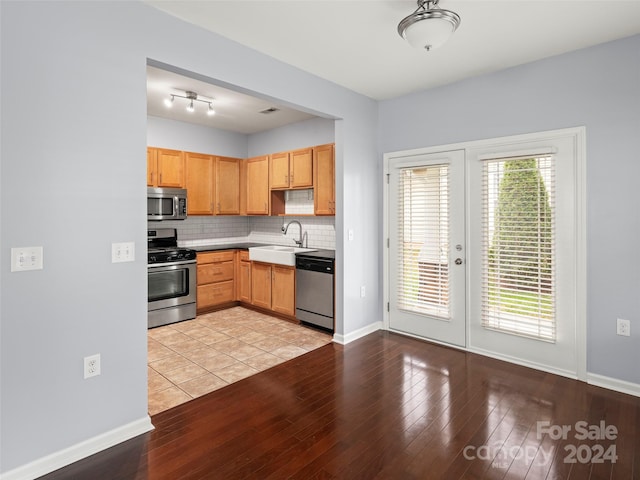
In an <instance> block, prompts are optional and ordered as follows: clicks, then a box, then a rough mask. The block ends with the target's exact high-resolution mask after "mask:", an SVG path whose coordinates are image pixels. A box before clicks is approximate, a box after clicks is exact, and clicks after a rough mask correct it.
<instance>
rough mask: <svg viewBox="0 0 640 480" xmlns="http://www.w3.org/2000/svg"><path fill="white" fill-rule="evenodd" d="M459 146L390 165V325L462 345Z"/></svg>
mask: <svg viewBox="0 0 640 480" xmlns="http://www.w3.org/2000/svg"><path fill="white" fill-rule="evenodd" d="M464 170H465V166H464V151H462V150H457V151H450V152H443V153H437V154H429V155H416V156H410V157H405V158H402V159H398V160H397V161H394V162H393V165H392V166H391V168H390V170H389V203H388V211H389V226H390V228H389V231H390V234H389V252H390V258H389V274H390V276H389V282H390V283H389V328H390V329H392V330H398V331H401V332H405V333H409V334H413V335H417V336H420V337H425V338H430V339H433V340H437V341H440V342H445V343H449V344H453V345H458V346H465V345H466V339H465V266H464V264H465V250H466V249H465V240H464V239H465V215H464V208H465V201H464V198H465V195H464Z"/></svg>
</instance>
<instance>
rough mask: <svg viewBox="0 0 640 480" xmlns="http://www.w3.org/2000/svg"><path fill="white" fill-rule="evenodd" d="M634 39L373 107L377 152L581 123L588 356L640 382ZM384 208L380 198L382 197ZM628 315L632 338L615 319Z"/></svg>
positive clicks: (638, 40) (638, 77) (604, 370)
mask: <svg viewBox="0 0 640 480" xmlns="http://www.w3.org/2000/svg"><path fill="white" fill-rule="evenodd" d="M639 86H640V36H635V37H631V38H628V39H624V40H620V41H616V42H612V43H607V44H603V45H599V46H595V47H592V48H588V49H584V50H580V51H577V52H574V53H569V54H565V55H561V56H557V57H554V58H550V59H546V60H542V61H539V62H535V63H531V64H528V65H523V66H520V67H517V68H512V69H509V70H505V71H502V72H499V73H495V74H492V75H486V76H483V77H478V78H474V79H470V80H466V81H462V82H459V83H457V84H454V85H450V86H447V87H443V88H438V89H433V90H429V91H425V92H421V93H417V94H413V95H408V96H405V97H402V98H397V99H394V100H389V101H385V102H382V103H381V104H380V124H379V131H380V150H381V152H392V151H398V150H407V149H412V148H418V147H427V146H436V145H444V144H448V143H455V142H464V141H469V140H476V139H484V138H493V137H499V136H505V135H513V134H521V133H528V132H537V131H544V130H551V129H557V128H565V127H574V126H581V125H584V126H586V136H587V137H586V138H587V252H588V253H587V255H588V259H587V270H588V279H587V282H588V286H587V288H588V291H587V297H588V304H587V334H588V346H587V347H588V348H587V361H588V366H587V367H588V371H589V372H590V373H595V374H600V375H605V376H609V377H613V378H618V379H621V380H625V381H629V382H634V383H636V384H637V383H640V369H638V365H640V253H639V252H640V248H639V247H640V215H639V214H638V208H639V207H640V188H638V179H640V159H639V158H638V155H639V154H638V152H639V151H640V142H639V139H640V89H639ZM380 205H381V204H380ZM618 317H620V318H626V319H629V320H631V324H632V326H631V330H632V336H631V338H627V337H620V336H617V335H616V333H615V332H616V318H618Z"/></svg>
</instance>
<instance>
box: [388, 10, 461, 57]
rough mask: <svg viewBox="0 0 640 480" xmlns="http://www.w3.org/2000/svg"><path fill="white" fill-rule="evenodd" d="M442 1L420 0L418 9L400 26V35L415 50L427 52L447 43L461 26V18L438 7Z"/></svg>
mask: <svg viewBox="0 0 640 480" xmlns="http://www.w3.org/2000/svg"><path fill="white" fill-rule="evenodd" d="M439 2H440V0H418V8H417V9H416V11H415V12H413V13H412V14H411V15H409V16H408V17H406V18H404V19H403V20H402V21H401V22H400V23H399V24H398V33H399V34H400V36H401V37H402V38H404V39H405V40H406V41H407V42H409V45H411V46H412V47H414V48H424V49H425V50H427V51H430V50H433V49H434V48H438V47H439V46H440V45H442V44H443V43H445V42H446V41H447V40H448V39H449V37H451V35H453V32H455V31H456V29H457V28H458V25H460V16H459V15H458V14H457V13H455V12H452V11H451V10H444V9H442V8H440V7H438V3H439Z"/></svg>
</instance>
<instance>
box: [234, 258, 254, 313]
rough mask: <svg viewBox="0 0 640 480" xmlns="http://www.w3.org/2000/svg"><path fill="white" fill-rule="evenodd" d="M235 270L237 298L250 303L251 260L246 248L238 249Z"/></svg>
mask: <svg viewBox="0 0 640 480" xmlns="http://www.w3.org/2000/svg"><path fill="white" fill-rule="evenodd" d="M237 272H238V273H237V275H236V279H237V287H238V288H237V290H238V295H237V300H239V301H240V302H244V303H251V262H250V261H249V252H248V251H246V250H239V251H238V270H237Z"/></svg>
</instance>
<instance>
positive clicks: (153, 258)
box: [149, 255, 156, 263]
mask: <svg viewBox="0 0 640 480" xmlns="http://www.w3.org/2000/svg"><path fill="white" fill-rule="evenodd" d="M149 261H150V262H152V263H153V262H155V261H156V256H155V255H151V256H150V257H149Z"/></svg>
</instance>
